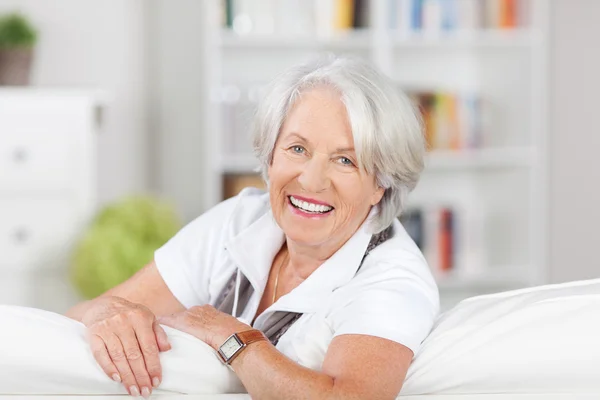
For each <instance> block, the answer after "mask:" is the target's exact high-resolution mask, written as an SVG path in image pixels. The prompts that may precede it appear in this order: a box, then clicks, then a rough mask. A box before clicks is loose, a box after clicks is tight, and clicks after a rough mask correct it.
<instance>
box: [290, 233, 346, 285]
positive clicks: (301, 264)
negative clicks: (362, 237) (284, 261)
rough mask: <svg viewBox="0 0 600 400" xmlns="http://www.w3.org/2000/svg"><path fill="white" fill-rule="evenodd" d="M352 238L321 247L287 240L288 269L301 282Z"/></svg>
mask: <svg viewBox="0 0 600 400" xmlns="http://www.w3.org/2000/svg"><path fill="white" fill-rule="evenodd" d="M351 237H352V235H350V236H348V237H343V238H341V239H340V240H338V241H330V242H327V243H322V244H319V245H305V244H300V243H296V242H294V241H292V240H290V239H286V247H287V252H288V253H289V261H288V265H287V268H288V269H289V272H291V273H292V276H293V277H294V278H296V279H298V280H300V281H303V280H305V279H306V278H308V277H309V276H310V275H311V274H312V273H313V272H314V271H315V270H316V269H317V268H319V266H321V264H323V263H324V262H325V261H326V260H327V259H328V258H330V257H331V256H332V255H333V254H335V252H337V251H338V250H339V249H340V248H342V246H343V245H344V244H345V243H346V242H347V241H348V240H349V239H350V238H351Z"/></svg>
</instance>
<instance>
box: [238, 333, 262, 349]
mask: <svg viewBox="0 0 600 400" xmlns="http://www.w3.org/2000/svg"><path fill="white" fill-rule="evenodd" d="M236 335H237V337H238V338H239V339H240V342H242V343H243V344H245V345H246V346H247V345H249V344H250V343H254V342H258V341H259V340H268V339H267V337H266V336H265V334H264V333H262V331H260V330H258V329H249V330H247V331H242V332H238V333H236Z"/></svg>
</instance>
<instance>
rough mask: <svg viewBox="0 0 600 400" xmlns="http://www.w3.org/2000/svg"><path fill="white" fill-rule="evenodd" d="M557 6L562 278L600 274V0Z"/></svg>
mask: <svg viewBox="0 0 600 400" xmlns="http://www.w3.org/2000/svg"><path fill="white" fill-rule="evenodd" d="M552 6H553V7H552V22H551V24H552V25H551V30H550V31H551V36H552V38H551V42H550V51H551V55H550V69H551V70H550V88H551V93H550V104H549V106H550V110H549V111H550V113H549V115H550V121H549V126H550V130H551V141H550V177H551V179H550V235H549V236H550V237H549V240H550V246H549V248H550V254H549V260H550V265H551V280H552V281H554V282H562V281H566V280H574V279H586V278H598V277H600V252H599V249H600V128H599V127H598V121H599V118H600V101H599V96H600V51H599V50H598V38H600V24H599V23H598V20H599V19H600V1H598V0H554V1H553V2H552Z"/></svg>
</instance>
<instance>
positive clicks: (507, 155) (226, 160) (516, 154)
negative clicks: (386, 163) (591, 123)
mask: <svg viewBox="0 0 600 400" xmlns="http://www.w3.org/2000/svg"><path fill="white" fill-rule="evenodd" d="M534 154H535V153H534V151H533V150H532V149H530V148H527V147H524V148H519V147H517V148H498V149H483V150H461V151H454V150H435V151H432V152H431V153H429V154H427V156H426V158H425V171H443V170H460V169H498V168H528V167H531V166H533V165H534V162H535V157H534ZM221 160H222V161H221V165H220V166H219V167H218V168H220V171H221V172H222V173H239V174H242V173H252V172H253V171H254V169H255V168H256V167H257V166H258V162H257V161H256V159H255V158H254V157H253V156H251V155H244V154H240V155H229V156H225V157H223V158H222V159H221Z"/></svg>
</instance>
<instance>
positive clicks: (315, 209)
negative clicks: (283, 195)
mask: <svg viewBox="0 0 600 400" xmlns="http://www.w3.org/2000/svg"><path fill="white" fill-rule="evenodd" d="M288 200H289V201H290V204H291V205H292V206H293V207H294V208H297V209H298V210H301V211H303V212H305V213H309V214H327V213H329V212H331V211H333V209H334V208H333V207H331V206H326V205H323V204H314V203H309V202H306V201H303V200H298V199H296V198H295V197H294V196H288Z"/></svg>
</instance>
